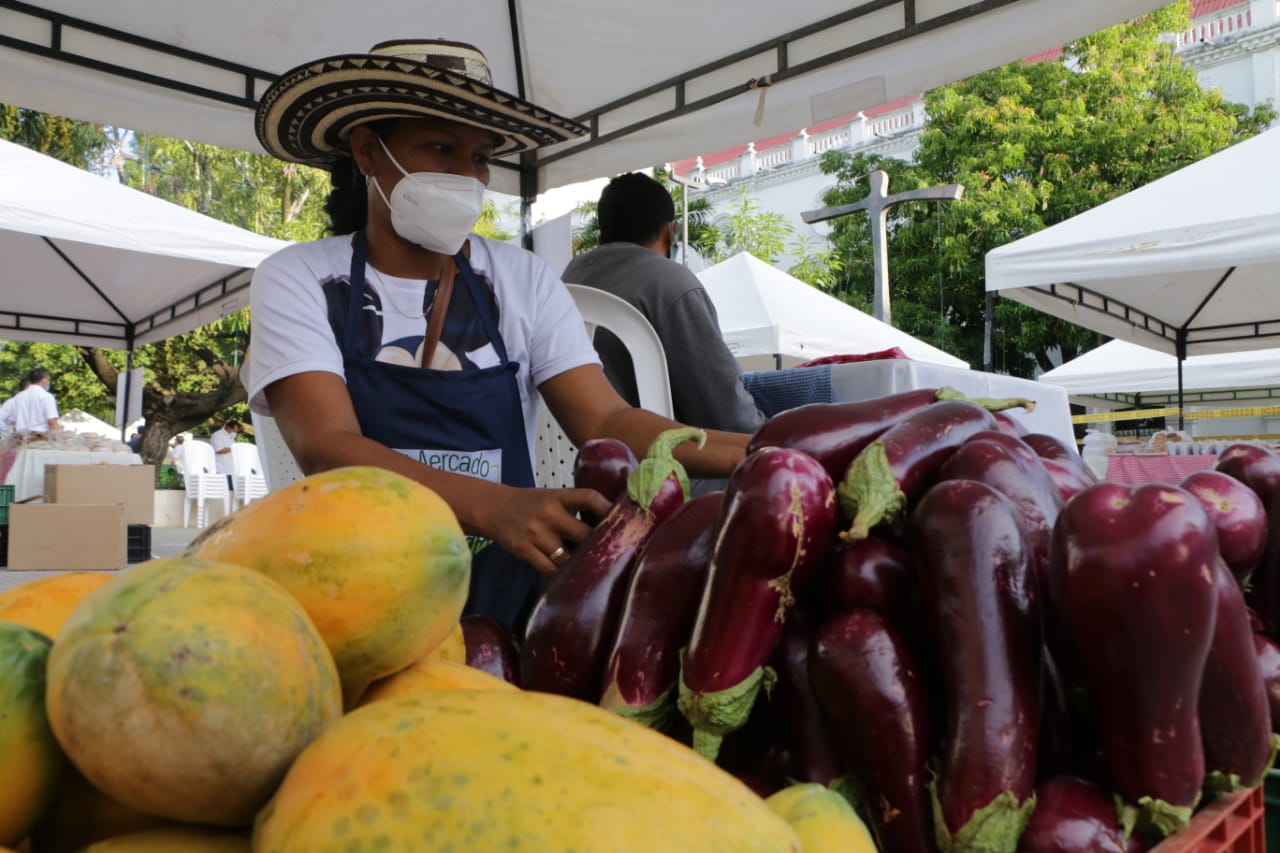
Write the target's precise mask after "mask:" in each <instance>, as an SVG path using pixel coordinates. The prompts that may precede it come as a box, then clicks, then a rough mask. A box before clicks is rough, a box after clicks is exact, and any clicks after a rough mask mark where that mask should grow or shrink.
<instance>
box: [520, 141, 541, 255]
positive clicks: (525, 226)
mask: <svg viewBox="0 0 1280 853" xmlns="http://www.w3.org/2000/svg"><path fill="white" fill-rule="evenodd" d="M537 200H538V161H537V159H536V158H535V156H534V153H533V152H532V151H525V152H523V153H521V155H520V245H521V246H523V247H524V248H525V249H528V250H529V251H530V252H532V251H533V203H534V202H535V201H537Z"/></svg>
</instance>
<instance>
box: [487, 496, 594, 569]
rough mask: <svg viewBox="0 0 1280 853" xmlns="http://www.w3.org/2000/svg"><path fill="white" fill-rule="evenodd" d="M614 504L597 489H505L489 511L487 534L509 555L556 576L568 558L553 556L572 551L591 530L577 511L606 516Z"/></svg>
mask: <svg viewBox="0 0 1280 853" xmlns="http://www.w3.org/2000/svg"><path fill="white" fill-rule="evenodd" d="M610 506H611V504H610V503H609V500H608V498H606V497H605V496H604V495H602V494H600V493H599V492H597V491H596V490H594V489H515V488H512V489H504V490H503V497H502V498H501V499H500V500H499V501H497V502H496V503H495V505H494V506H493V507H492V512H491V513H488V514H487V517H486V524H485V525H484V527H485V528H487V529H486V530H485V531H484V533H485V535H487V536H489V537H490V538H491V539H493V540H494V541H496V542H497V543H498V544H499V545H501V546H502V547H503V549H504V550H505V551H506V552H507V553H508V554H511V555H512V556H514V557H516V558H517V559H520V560H523V561H525V562H526V563H528V564H529V565H531V566H533V567H534V568H535V569H537V570H538V571H539V572H541V573H542V574H544V575H553V574H555V573H556V569H558V568H559V563H563V562H564V557H558V558H557V560H556V561H552V559H551V556H550V555H552V554H555V553H556V550H557V549H559V548H563V549H565V550H570V549H571V548H572V546H574V545H577V544H578V543H580V542H582V540H583V539H586V538H587V534H588V533H590V532H591V528H590V527H589V526H588V525H586V524H585V523H583V522H582V521H579V520H578V519H577V518H576V517H575V515H574V514H575V513H577V512H579V511H581V510H587V511H589V512H592V513H594V514H595V515H596V516H597V517H598V518H603V517H604V516H605V515H607V514H608V512H609V508H610Z"/></svg>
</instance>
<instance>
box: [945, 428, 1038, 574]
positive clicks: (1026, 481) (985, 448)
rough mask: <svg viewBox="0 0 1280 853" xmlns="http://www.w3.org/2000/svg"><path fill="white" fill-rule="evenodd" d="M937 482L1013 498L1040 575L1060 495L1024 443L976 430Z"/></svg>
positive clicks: (1012, 438) (1036, 457) (998, 434)
mask: <svg viewBox="0 0 1280 853" xmlns="http://www.w3.org/2000/svg"><path fill="white" fill-rule="evenodd" d="M938 478H939V479H942V480H977V481H978V482H980V483H986V484H987V485H988V486H991V487H992V488H993V489H995V490H996V491H997V492H999V493H1000V494H1002V495H1004V496H1005V497H1006V498H1008V499H1009V500H1011V501H1012V502H1013V505H1014V507H1015V508H1016V509H1017V510H1018V517H1019V519H1020V520H1021V521H1022V530H1023V532H1024V533H1025V534H1026V535H1027V541H1028V542H1029V543H1030V544H1031V551H1032V554H1033V555H1034V557H1035V565H1036V571H1037V573H1039V572H1041V571H1043V567H1044V566H1046V565H1047V564H1048V560H1049V539H1050V537H1051V536H1052V534H1053V523H1054V522H1055V521H1057V520H1058V513H1059V511H1061V509H1062V496H1061V495H1060V494H1059V492H1058V487H1057V485H1056V484H1055V483H1054V482H1053V479H1052V478H1051V477H1050V476H1049V472H1048V471H1046V470H1045V469H1044V465H1043V464H1041V460H1040V457H1039V456H1037V455H1036V452H1035V451H1034V450H1032V449H1031V448H1030V447H1029V446H1028V445H1027V444H1026V443H1025V442H1023V441H1022V440H1021V439H1020V438H1018V437H1017V436H1012V435H1006V434H1005V433H1000V432H980V433H978V434H976V435H974V436H972V437H970V438H969V439H968V440H967V441H965V443H964V444H962V445H960V449H959V450H957V451H956V452H955V453H954V454H953V455H952V456H951V458H950V459H948V460H947V461H946V462H944V463H943V464H942V467H941V468H939V469H938Z"/></svg>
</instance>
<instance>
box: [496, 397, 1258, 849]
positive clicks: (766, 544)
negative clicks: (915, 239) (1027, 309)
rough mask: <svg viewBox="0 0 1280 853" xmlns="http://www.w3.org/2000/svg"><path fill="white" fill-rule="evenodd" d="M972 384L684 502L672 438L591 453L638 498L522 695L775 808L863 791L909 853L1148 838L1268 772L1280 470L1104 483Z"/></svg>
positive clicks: (782, 427) (575, 582)
mask: <svg viewBox="0 0 1280 853" xmlns="http://www.w3.org/2000/svg"><path fill="white" fill-rule="evenodd" d="M1031 405H1033V404H1032V403H1030V402H1029V401H1025V400H971V399H965V398H963V396H962V395H960V394H958V393H956V392H954V391H952V390H950V389H926V390H917V391H911V392H907V393H903V394H897V395H892V396H887V397H882V398H877V399H873V400H866V401H860V402H856V403H843V404H814V405H809V406H804V407H801V408H797V409H792V410H789V411H786V412H783V413H780V414H778V415H776V416H774V417H773V418H771V419H770V420H769V421H768V422H766V423H765V424H764V425H763V426H762V427H761V428H760V430H759V431H758V432H757V433H756V435H754V436H753V437H752V439H751V442H750V445H749V447H748V455H747V457H746V458H745V460H744V461H743V462H742V463H741V464H740V465H739V466H738V467H737V469H736V470H735V471H734V473H733V475H732V477H731V478H730V479H729V481H728V484H727V486H726V488H725V489H724V491H723V492H717V493H714V494H709V495H704V496H701V497H698V498H695V499H692V500H687V499H686V498H687V494H688V483H687V479H686V477H685V474H684V471H683V469H682V468H681V466H680V465H679V464H678V463H677V462H675V460H674V459H673V458H672V450H673V448H674V447H675V446H676V445H677V444H678V443H679V442H682V441H687V440H696V439H697V434H696V431H693V432H691V431H673V433H670V434H666V435H665V436H664V437H663V439H661V440H659V441H658V442H656V443H655V445H654V448H653V449H652V450H651V451H650V453H649V454H648V456H647V457H646V459H645V460H644V461H642V462H637V461H636V460H635V459H634V457H632V456H631V455H630V453H629V451H627V450H626V448H625V447H623V446H622V445H621V444H618V443H616V442H609V441H603V442H590V443H588V444H587V445H585V446H584V447H583V448H582V449H581V451H580V455H579V459H578V466H577V471H576V473H577V479H578V483H579V484H580V485H589V486H590V487H592V488H596V489H598V490H600V491H602V492H604V493H605V494H606V495H610V496H614V497H615V503H614V506H613V509H612V511H611V512H610V513H609V515H608V516H607V517H605V518H604V519H601V520H599V522H598V523H597V524H596V526H595V527H594V528H593V532H592V534H591V535H590V536H589V537H588V538H587V540H586V541H584V542H583V543H582V544H581V545H580V546H579V547H578V548H577V549H576V550H575V551H574V553H573V554H572V555H571V557H570V559H569V561H568V562H567V563H566V565H565V566H564V567H562V568H561V570H560V571H559V573H558V574H557V575H556V576H555V577H554V578H553V579H552V580H551V582H550V585H549V587H548V589H547V592H546V594H545V596H544V598H543V599H542V600H541V602H540V603H539V604H538V606H537V607H536V608H535V610H534V612H533V614H532V615H531V617H530V619H529V622H528V626H527V629H526V631H525V635H524V637H523V642H522V643H521V644H520V648H519V651H518V652H517V654H518V658H519V660H518V680H519V683H520V684H521V686H522V687H524V688H526V689H532V690H544V691H549V692H556V693H562V694H565V695H569V696H574V697H576V698H579V699H582V700H585V701H590V702H596V703H599V704H600V705H602V706H603V707H605V708H609V709H611V710H614V711H616V712H617V713H620V714H624V715H626V716H628V717H631V718H633V719H635V720H637V721H640V722H642V723H644V724H646V725H650V726H653V727H654V728H657V729H660V730H662V731H664V732H667V733H668V734H669V735H670V736H672V737H674V738H677V739H680V740H682V741H684V742H685V743H687V744H689V745H690V746H692V747H693V748H694V749H696V750H697V751H699V752H700V753H702V754H703V755H705V756H706V757H708V758H710V759H712V760H714V761H716V762H718V763H719V764H720V765H721V766H723V767H724V768H725V769H726V770H728V771H729V772H731V773H734V774H735V775H737V776H738V777H739V778H741V779H743V780H744V781H745V782H747V783H748V784H749V785H751V786H752V787H753V788H754V789H755V790H757V791H758V792H759V793H760V794H762V795H768V794H770V793H772V792H773V791H775V790H778V789H780V788H781V787H783V786H785V785H786V784H788V783H789V782H793V781H800V782H816V783H820V784H823V785H830V786H832V787H835V788H837V789H839V790H840V791H841V792H842V793H846V794H847V795H848V796H849V797H850V799H851V800H853V802H854V803H855V805H856V806H857V807H858V808H859V810H860V812H861V813H862V815H863V816H864V818H865V819H866V821H867V823H868V825H869V826H870V827H871V828H872V830H873V832H874V834H875V836H876V840H877V842H878V844H879V846H880V848H881V849H882V850H884V851H893V852H894V853H917V851H919V853H926V851H928V852H929V853H932V851H939V853H950V851H981V853H999V852H1000V851H1007V853H1048V851H1064V853H1075V851H1080V853H1084V851H1092V853H1099V852H1100V851H1101V852H1102V853H1106V851H1114V853H1130V852H1131V851H1142V850H1147V849H1150V847H1151V846H1153V845H1154V844H1156V843H1158V842H1159V840H1160V839H1161V838H1163V837H1165V836H1167V835H1170V834H1172V833H1174V832H1176V831H1177V830H1178V829H1180V828H1181V827H1183V826H1185V825H1186V823H1187V822H1188V820H1189V819H1190V817H1191V815H1192V813H1193V811H1194V810H1195V809H1196V807H1197V806H1198V805H1200V804H1202V803H1205V802H1208V801H1209V800H1211V799H1213V798H1214V797H1216V796H1217V795H1218V794H1220V793H1223V792H1227V791H1232V790H1237V789H1241V788H1246V787H1253V786H1256V785H1258V784H1260V783H1261V780H1262V778H1263V776H1264V775H1265V773H1266V771H1267V770H1268V769H1269V767H1270V765H1271V762H1272V760H1273V759H1274V755H1275V742H1276V740H1275V738H1274V736H1273V734H1272V730H1273V719H1274V720H1275V721H1276V722H1277V723H1280V646H1278V645H1277V644H1276V642H1275V638H1277V637H1280V633H1277V632H1278V631H1280V456H1276V455H1275V454H1272V453H1269V452H1267V451H1265V450H1260V449H1258V448H1255V447H1252V446H1245V445H1236V446H1233V447H1231V448H1229V449H1227V450H1226V451H1224V452H1223V454H1222V455H1221V457H1220V458H1219V460H1218V463H1217V469H1216V470H1213V471H1203V472H1200V473H1198V474H1195V475H1192V476H1191V477H1188V478H1187V479H1186V480H1185V481H1183V482H1182V483H1180V484H1152V485H1144V486H1138V487H1132V488H1131V487H1127V486H1121V485H1117V484H1113V483H1098V482H1096V480H1095V478H1094V477H1093V475H1092V473H1091V472H1090V471H1089V469H1088V468H1087V467H1086V466H1085V465H1084V464H1083V461H1082V460H1081V458H1080V456H1079V454H1078V453H1076V451H1075V449H1074V448H1071V447H1067V446H1064V445H1062V444H1061V443H1060V442H1059V441H1057V440H1056V439H1054V438H1052V437H1050V436H1046V435H1037V434H1028V433H1027V431H1026V430H1025V429H1024V428H1023V427H1022V426H1021V425H1020V424H1019V422H1018V421H1017V420H1016V417H1014V416H1011V415H1009V414H1006V413H1005V412H1004V410H1005V409H1016V408H1018V407H1024V408H1030V406H1031Z"/></svg>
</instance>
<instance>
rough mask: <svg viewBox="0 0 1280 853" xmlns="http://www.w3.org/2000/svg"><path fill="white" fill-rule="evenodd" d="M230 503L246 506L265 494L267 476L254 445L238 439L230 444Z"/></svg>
mask: <svg viewBox="0 0 1280 853" xmlns="http://www.w3.org/2000/svg"><path fill="white" fill-rule="evenodd" d="M231 487H232V489H231V490H232V495H231V505H232V506H233V507H237V506H246V505H247V504H248V503H249V501H251V500H254V499H256V498H260V497H264V496H265V495H266V494H267V478H266V477H265V476H264V475H263V473H262V460H261V459H260V458H259V457H258V448H257V447H256V446H255V445H252V444H247V443H245V442H243V441H238V442H236V443H235V444H233V445H231Z"/></svg>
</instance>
